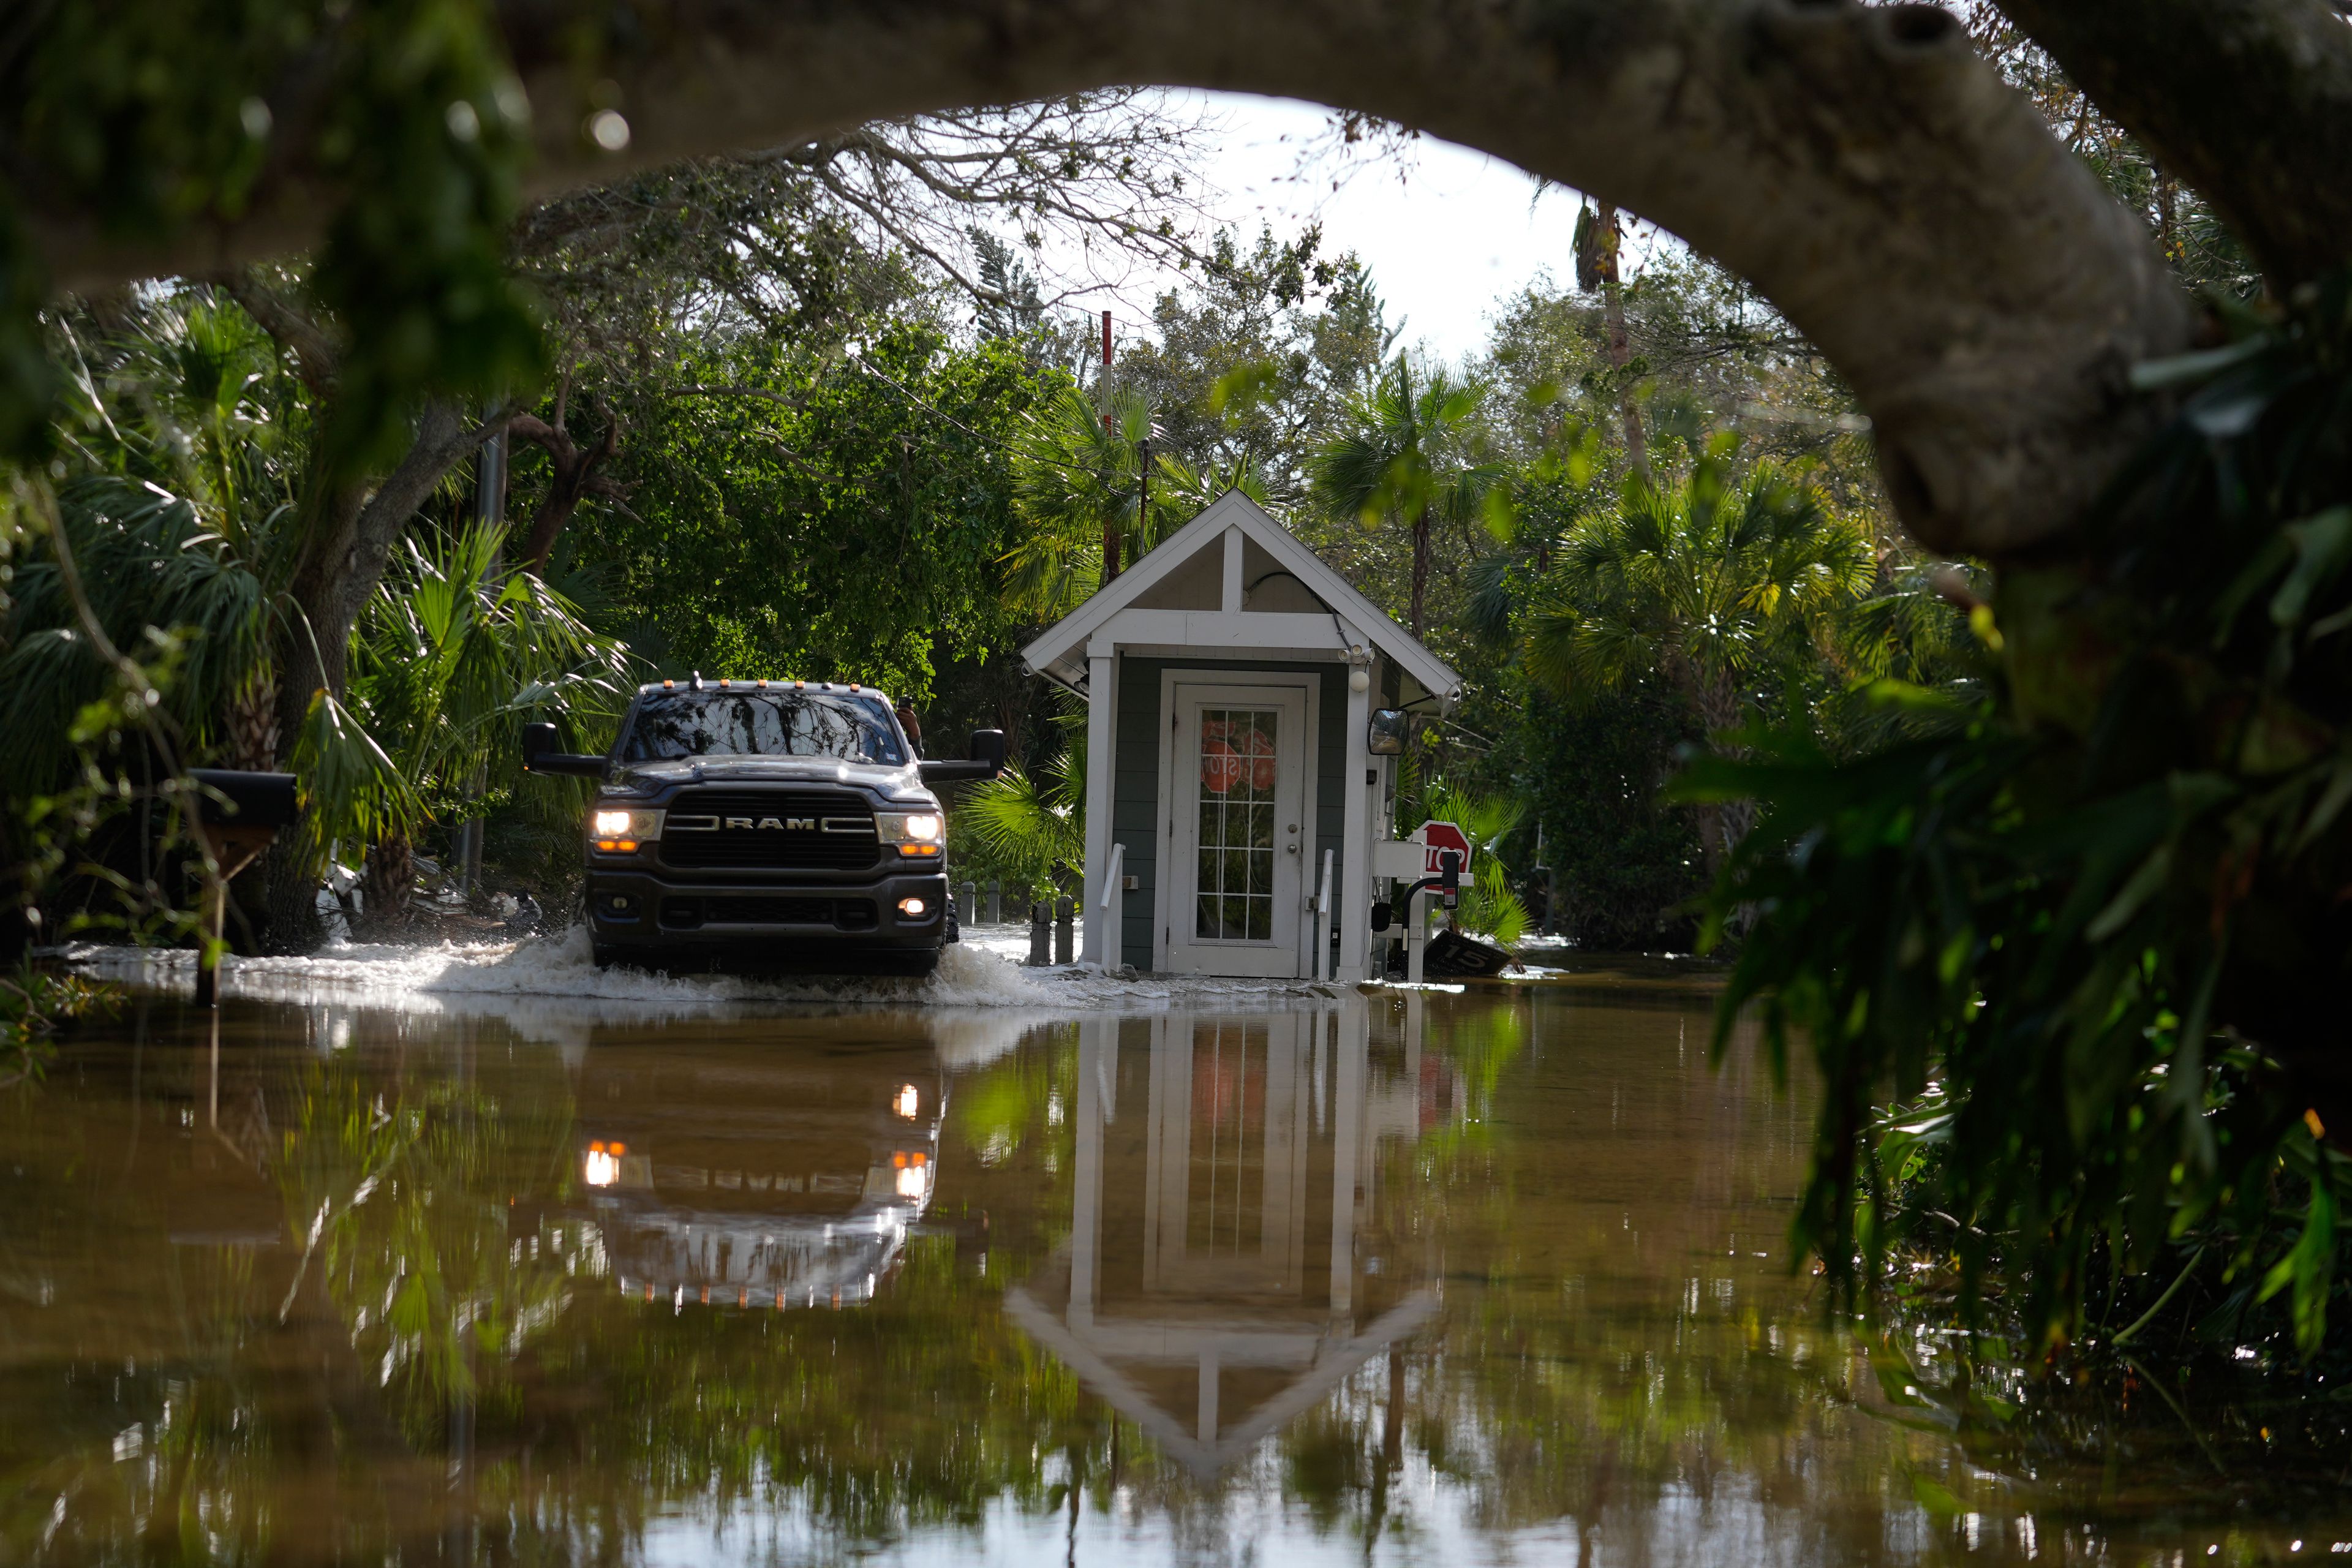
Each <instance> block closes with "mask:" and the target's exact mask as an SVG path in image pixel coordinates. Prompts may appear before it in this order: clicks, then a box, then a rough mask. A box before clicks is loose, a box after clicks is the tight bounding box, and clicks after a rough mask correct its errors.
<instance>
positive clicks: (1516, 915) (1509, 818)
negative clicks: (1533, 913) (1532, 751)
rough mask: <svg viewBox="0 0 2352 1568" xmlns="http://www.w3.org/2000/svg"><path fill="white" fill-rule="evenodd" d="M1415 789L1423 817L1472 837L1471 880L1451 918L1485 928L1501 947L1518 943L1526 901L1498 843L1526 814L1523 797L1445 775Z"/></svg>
mask: <svg viewBox="0 0 2352 1568" xmlns="http://www.w3.org/2000/svg"><path fill="white" fill-rule="evenodd" d="M1418 794H1419V797H1420V798H1419V800H1418V802H1417V803H1416V805H1414V807H1413V810H1414V811H1415V812H1417V813H1419V814H1422V818H1421V819H1422V821H1428V822H1450V823H1452V824H1454V826H1456V827H1459V828H1460V829H1462V833H1463V836H1464V837H1466V838H1468V839H1469V840H1470V847H1471V861H1470V871H1471V881H1470V884H1469V885H1468V886H1466V887H1465V888H1464V889H1462V903H1461V907H1460V909H1458V910H1456V911H1455V919H1456V920H1457V921H1459V922H1460V923H1461V925H1462V926H1463V928H1464V929H1465V930H1467V931H1481V932H1484V933H1485V934H1486V935H1487V936H1490V937H1492V938H1493V939H1494V940H1495V941H1496V942H1500V943H1501V944H1502V945H1503V946H1505V947H1513V946H1516V945H1517V943H1518V941H1519V939H1520V938H1521V937H1524V936H1525V935H1527V933H1528V907H1527V905H1526V904H1525V903H1523V902H1522V901H1520V899H1519V896H1518V894H1517V893H1516V892H1514V891H1512V890H1511V886H1510V881H1509V877H1508V873H1507V871H1506V870H1505V869H1504V864H1503V856H1502V847H1503V840H1504V839H1505V838H1507V837H1510V836H1511V834H1513V833H1515V832H1517V830H1518V826H1519V825H1520V823H1522V822H1523V821H1525V820H1526V818H1527V815H1528V805H1527V802H1526V801H1524V800H1522V799H1520V798H1518V797H1517V796H1516V795H1476V794H1473V793H1472V792H1470V791H1469V790H1467V789H1465V788H1463V787H1461V786H1460V785H1458V784H1453V783H1451V782H1449V781H1448V780H1445V779H1444V778H1437V779H1433V780H1431V781H1430V783H1429V784H1427V785H1426V786H1424V787H1423V789H1421V790H1420V791H1419V792H1418ZM1420 825H1421V824H1420V822H1415V823H1414V824H1413V825H1412V826H1416V827H1418V826H1420Z"/></svg>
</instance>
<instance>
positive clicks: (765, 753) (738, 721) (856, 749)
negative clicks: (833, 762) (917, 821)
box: [621, 691, 907, 766]
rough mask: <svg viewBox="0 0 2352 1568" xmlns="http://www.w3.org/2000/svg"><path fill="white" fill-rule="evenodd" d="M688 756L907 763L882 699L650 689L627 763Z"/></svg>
mask: <svg viewBox="0 0 2352 1568" xmlns="http://www.w3.org/2000/svg"><path fill="white" fill-rule="evenodd" d="M687 757H838V758H840V759H841V760H842V761H844V762H851V763H887V764H889V765H891V766H897V765H898V764H900V763H904V762H905V761H906V760H907V759H906V754H905V752H904V750H903V748H902V747H901V745H900V743H899V741H898V728H897V726H896V725H894V724H893V723H892V722H891V720H890V710H889V708H888V707H887V705H885V704H884V703H883V702H882V701H881V700H879V699H877V698H870V697H864V696H851V695H850V694H848V693H846V692H838V693H835V692H818V691H756V692H754V691H651V692H647V693H646V698H645V700H644V701H643V702H641V703H640V704H638V707H637V718H636V722H635V723H634V724H631V725H630V726H629V733H628V738H627V739H626V740H625V741H624V742H622V744H621V760H622V761H623V762H625V763H667V762H677V761H680V760H682V759H684V758H687Z"/></svg>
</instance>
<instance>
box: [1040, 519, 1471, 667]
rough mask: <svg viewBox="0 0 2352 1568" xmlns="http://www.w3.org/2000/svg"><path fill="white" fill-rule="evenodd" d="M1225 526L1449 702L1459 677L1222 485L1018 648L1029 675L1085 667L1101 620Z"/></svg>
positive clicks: (1214, 540) (1219, 537)
mask: <svg viewBox="0 0 2352 1568" xmlns="http://www.w3.org/2000/svg"><path fill="white" fill-rule="evenodd" d="M1228 528H1238V529H1240V530H1241V531H1242V533H1243V536H1244V538H1247V539H1249V540H1251V541H1253V542H1255V543H1256V545H1257V546H1258V548H1259V549H1261V550H1263V551H1265V552H1266V553H1267V554H1268V555H1271V556H1273V557H1274V559H1275V560H1276V561H1277V562H1279V563H1281V564H1282V566H1283V568H1284V570H1286V572H1288V573H1290V574H1292V575H1293V576H1295V577H1297V579H1298V580H1299V582H1301V583H1302V584H1305V585H1306V587H1307V592H1308V593H1310V594H1313V595H1315V596H1316V597H1317V598H1318V599H1320V600H1321V601H1323V603H1325V604H1326V605H1329V606H1330V607H1331V608H1332V609H1333V610H1335V611H1337V612H1338V613H1339V615H1340V616H1343V617H1345V618H1346V619H1347V620H1348V621H1349V623H1350V624H1351V625H1352V626H1354V627H1355V628H1356V630H1357V631H1358V632H1359V633H1360V634H1361V635H1362V636H1363V637H1364V638H1365V639H1366V640H1367V641H1368V642H1370V644H1371V645H1372V646H1373V647H1377V648H1379V649H1380V650H1381V652H1382V653H1385V654H1387V655H1388V656H1389V657H1390V658H1392V659H1394V660H1396V661H1397V663H1398V664H1399V665H1400V666H1402V668H1403V669H1404V671H1405V673H1406V674H1408V675H1410V676H1412V679H1415V680H1416V681H1419V682H1420V683H1421V685H1422V687H1423V689H1426V690H1428V691H1431V692H1433V693H1435V694H1436V695H1437V697H1438V698H1439V699H1440V700H1442V701H1444V703H1446V704H1447V705H1448V706H1450V705H1451V704H1452V702H1453V700H1454V694H1455V693H1456V692H1457V691H1459V690H1460V689H1461V687H1462V678H1461V677H1460V676H1458V675H1456V674H1454V671H1453V669H1452V668H1449V667H1448V666H1447V665H1446V663H1445V661H1444V660H1443V659H1441V658H1438V657H1437V656H1436V655H1435V654H1433V653H1432V652H1430V651H1429V649H1427V648H1426V647H1423V646H1422V645H1421V643H1420V642H1419V641H1418V640H1416V639H1415V638H1414V637H1412V635H1411V634H1410V633H1408V632H1407V631H1406V630H1405V629H1404V628H1403V627H1402V626H1399V625H1397V624H1396V622H1395V621H1393V620H1391V619H1390V618H1389V616H1388V615H1387V614H1386V613H1385V612H1384V611H1382V610H1381V608H1380V606H1378V605H1374V604H1373V603H1372V602H1371V601H1370V599H1367V598H1365V597H1364V596H1363V595H1361V594H1359V593H1358V592H1356V590H1355V589H1354V588H1353V587H1351V586H1349V583H1348V580H1347V579H1346V578H1344V577H1342V576H1340V575H1339V574H1338V573H1337V572H1334V571H1333V570H1331V568H1330V567H1329V566H1328V565H1326V564H1325V563H1324V561H1323V558H1322V557H1321V556H1319V555H1318V554H1316V553H1315V552H1313V551H1312V550H1309V549H1307V546H1306V545H1304V544H1301V543H1300V542H1298V540H1297V537H1296V536H1295V535H1293V534H1292V533H1291V531H1289V530H1288V529H1286V528H1285V527H1283V526H1282V524H1280V523H1278V522H1276V521H1275V520H1274V519H1273V518H1272V517H1270V516H1268V515H1267V514H1266V511H1265V508H1263V507H1261V506H1259V505H1258V504H1257V503H1256V502H1255V501H1254V500H1250V499H1249V497H1247V496H1245V495H1244V494H1242V493H1241V491H1239V490H1227V491H1226V492H1225V493H1224V494H1223V495H1222V496H1219V497H1218V498H1217V499H1216V500H1213V501H1212V502H1210V503H1209V504H1208V506H1206V507H1205V508H1203V509H1202V511H1201V514H1200V515H1199V516H1198V517H1195V518H1194V519H1192V521H1190V522H1188V523H1186V524H1185V525H1184V526H1183V527H1181V528H1180V529H1178V530H1177V531H1175V532H1174V533H1172V534H1171V535H1170V536H1169V537H1168V538H1167V539H1165V540H1163V541H1161V542H1160V546H1159V548H1157V549H1155V550H1153V551H1151V552H1150V553H1149V554H1147V555H1145V556H1144V558H1143V559H1142V560H1140V561H1139V562H1137V563H1135V564H1134V565H1133V566H1132V567H1130V568H1129V570H1127V571H1125V572H1122V573H1120V574H1118V578H1117V579H1115V580H1114V581H1113V582H1112V583H1111V584H1110V586H1108V587H1107V588H1104V589H1102V590H1100V591H1099V592H1097V594H1095V595H1094V596H1093V597H1092V598H1089V599H1088V600H1087V602H1086V603H1085V604H1083V605H1079V606H1078V607H1077V608H1076V609H1075V610H1073V611H1071V612H1070V613H1069V614H1068V615H1067V616H1064V617H1062V619H1061V620H1060V621H1058V622H1056V623H1055V625H1054V626H1052V627H1050V628H1048V629H1047V630H1046V631H1045V633H1044V634H1043V635H1042V636H1040V637H1038V638H1037V639H1036V640H1035V641H1034V642H1032V643H1031V644H1030V645H1029V646H1028V647H1024V648H1023V649H1022V650H1021V657H1022V659H1023V661H1024V663H1026V664H1027V665H1028V667H1029V668H1030V670H1031V671H1032V672H1033V673H1036V674H1044V673H1045V672H1046V671H1047V668H1048V667H1049V666H1052V665H1055V664H1057V663H1061V662H1063V661H1065V660H1072V659H1073V656H1075V659H1074V662H1076V664H1077V665H1078V666H1079V668H1082V669H1083V668H1084V667H1085V662H1086V657H1087V656H1086V647H1087V642H1088V640H1089V639H1090V638H1092V637H1093V636H1094V634H1095V633H1096V632H1097V631H1098V630H1100V629H1101V628H1102V626H1103V625H1104V624H1105V623H1106V622H1108V620H1109V619H1110V618H1111V617H1112V616H1116V615H1118V613H1119V612H1120V611H1121V610H1124V609H1127V608H1129V606H1130V605H1133V604H1134V603H1135V602H1136V600H1138V599H1139V598H1141V597H1142V596H1143V595H1146V594H1148V593H1150V591H1151V589H1152V588H1153V587H1154V586H1156V585H1157V584H1160V582H1162V581H1163V580H1165V579H1166V578H1168V577H1170V576H1171V575H1172V574H1175V573H1176V572H1177V571H1179V570H1180V569H1181V568H1182V567H1183V566H1185V565H1186V564H1187V563H1190V562H1191V561H1192V559H1193V558H1194V557H1195V556H1197V555H1198V554H1200V553H1201V552H1202V551H1204V550H1210V549H1217V548H1222V542H1223V539H1224V535H1225V530H1226V529H1228ZM1246 613H1248V612H1244V614H1246Z"/></svg>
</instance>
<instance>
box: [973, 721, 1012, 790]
mask: <svg viewBox="0 0 2352 1568" xmlns="http://www.w3.org/2000/svg"><path fill="white" fill-rule="evenodd" d="M971 760H972V761H973V762H975V763H987V764H988V776H989V777H990V778H994V777H995V776H996V775H997V774H999V773H1003V771H1004V731H1002V730H974V731H972V732H971Z"/></svg>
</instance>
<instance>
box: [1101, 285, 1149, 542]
mask: <svg viewBox="0 0 2352 1568" xmlns="http://www.w3.org/2000/svg"><path fill="white" fill-rule="evenodd" d="M1102 350H1103V357H1102V395H1103V416H1102V419H1103V434H1104V435H1106V436H1108V435H1109V434H1111V431H1112V426H1113V421H1112V416H1111V406H1110V312H1109V311H1108V310H1105V311H1104V312H1103V313H1102ZM1138 521H1141V519H1140V518H1138ZM1102 550H1103V564H1102V580H1103V585H1104V586H1105V587H1108V586H1109V585H1110V582H1111V579H1113V578H1115V577H1117V576H1118V512H1117V511H1115V510H1109V509H1108V508H1107V509H1105V510H1104V512H1103V546H1102Z"/></svg>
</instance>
